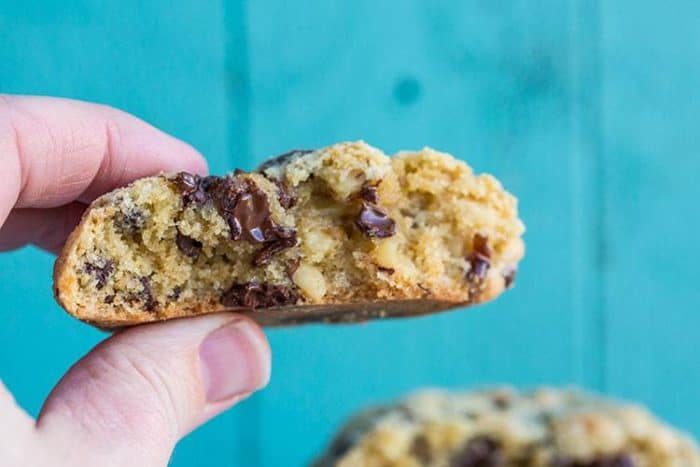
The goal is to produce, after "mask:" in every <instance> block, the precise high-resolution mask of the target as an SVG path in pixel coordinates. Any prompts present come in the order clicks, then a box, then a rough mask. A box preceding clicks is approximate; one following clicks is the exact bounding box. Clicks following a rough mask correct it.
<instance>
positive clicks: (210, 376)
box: [199, 320, 270, 402]
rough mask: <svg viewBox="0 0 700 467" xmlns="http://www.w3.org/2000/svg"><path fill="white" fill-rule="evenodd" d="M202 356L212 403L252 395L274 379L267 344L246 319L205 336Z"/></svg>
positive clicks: (200, 354)
mask: <svg viewBox="0 0 700 467" xmlns="http://www.w3.org/2000/svg"><path fill="white" fill-rule="evenodd" d="M199 359H200V362H201V369H202V378H203V380H204V388H205V391H206V396H207V401H209V402H217V401H221V400H225V399H229V398H231V397H234V396H240V395H243V394H248V393H250V392H253V391H255V390H256V389H260V388H261V387H263V386H265V385H266V384H267V382H268V380H269V379H270V353H269V349H268V347H267V343H266V342H265V340H264V338H263V337H262V336H261V335H260V333H259V331H257V330H256V329H255V327H254V325H253V324H251V323H250V322H248V321H245V320H236V321H232V322H230V323H228V324H225V325H224V326H222V327H220V328H218V329H217V330H215V331H213V332H212V333H211V334H209V335H208V336H207V337H205V338H204V341H202V343H201V344H200V346H199Z"/></svg>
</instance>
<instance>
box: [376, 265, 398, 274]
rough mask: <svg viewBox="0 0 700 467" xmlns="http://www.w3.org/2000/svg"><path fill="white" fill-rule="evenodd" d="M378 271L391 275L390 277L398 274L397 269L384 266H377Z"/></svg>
mask: <svg viewBox="0 0 700 467" xmlns="http://www.w3.org/2000/svg"><path fill="white" fill-rule="evenodd" d="M377 271H381V272H383V273H385V274H389V275H390V276H391V275H392V274H394V273H395V272H396V269H394V268H385V267H384V266H377Z"/></svg>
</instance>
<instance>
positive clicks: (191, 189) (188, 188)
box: [175, 172, 218, 206]
mask: <svg viewBox="0 0 700 467" xmlns="http://www.w3.org/2000/svg"><path fill="white" fill-rule="evenodd" d="M213 178H218V177H204V178H202V177H200V176H199V175H196V174H191V173H188V172H180V173H178V174H177V176H176V177H175V183H176V184H177V187H178V189H179V190H180V193H181V194H182V202H183V204H184V205H185V206H187V205H188V204H190V203H194V204H204V203H206V202H207V199H208V196H207V186H208V184H207V183H203V182H204V181H205V180H207V181H209V182H211V179H213Z"/></svg>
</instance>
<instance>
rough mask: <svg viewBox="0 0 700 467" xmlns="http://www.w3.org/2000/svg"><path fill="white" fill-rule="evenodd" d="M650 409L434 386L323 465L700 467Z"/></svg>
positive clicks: (685, 440) (344, 436)
mask: <svg viewBox="0 0 700 467" xmlns="http://www.w3.org/2000/svg"><path fill="white" fill-rule="evenodd" d="M698 466H700V452H699V451H698V447H697V445H696V444H695V442H694V441H693V440H692V439H690V438H689V437H688V436H686V435H684V434H681V433H679V432H677V431H676V430H674V429H673V428H670V427H669V426H667V425H665V424H664V423H662V422H661V421H659V420H658V419H656V418H655V417H654V416H653V415H652V414H651V413H649V412H648V411H647V410H646V409H644V408H642V407H639V406H636V405H631V404H625V403H620V402H615V401H610V400H606V399H603V398H600V397H598V396H595V395H592V394H587V393H583V392H579V391H575V390H564V389H551V388H548V389H539V390H536V391H532V392H522V393H519V392H517V391H515V390H513V389H511V388H499V389H490V390H482V391H475V392H466V393H448V392H444V391H438V390H431V391H425V392H420V393H416V394H414V395H412V396H409V397H408V398H406V399H404V400H402V401H400V402H397V403H395V404H391V405H387V406H384V407H377V408H374V409H370V410H367V411H365V412H363V413H361V414H359V415H357V416H356V417H355V418H353V419H352V420H351V421H350V422H349V423H348V424H347V425H346V426H345V427H344V428H343V429H342V430H341V431H340V433H339V434H338V436H337V437H336V439H335V440H334V441H333V442H332V444H331V445H330V447H329V448H328V450H327V452H326V453H325V454H323V456H322V457H321V458H319V459H318V460H317V461H316V463H315V464H314V467H698Z"/></svg>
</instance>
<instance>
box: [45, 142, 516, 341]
mask: <svg viewBox="0 0 700 467" xmlns="http://www.w3.org/2000/svg"><path fill="white" fill-rule="evenodd" d="M523 230H524V228H523V224H522V222H521V221H520V219H519V218H518V213H517V204H516V199H515V198H514V197H513V196H511V195H510V194H509V193H507V192H506V191H504V190H503V188H502V187H501V185H500V183H499V182H498V181H497V180H496V179H494V178H493V177H491V176H490V175H475V174H474V173H473V172H472V170H471V169H470V168H469V167H468V166H467V165H466V164H465V163H463V162H461V161H459V160H457V159H455V158H453V157H452V156H450V155H448V154H444V153H440V152H437V151H434V150H432V149H428V148H426V149H423V150H421V151H417V152H401V153H399V154H396V155H395V156H393V157H388V156H386V155H384V154H383V153H382V152H381V151H379V150H378V149H375V148H373V147H371V146H368V145H367V144H365V143H362V142H353V143H341V144H336V145H333V146H329V147H326V148H323V149H319V150H313V151H312V150H297V151H291V152H289V153H287V154H284V155H282V156H278V157H276V158H274V159H272V160H270V161H268V162H266V163H264V164H263V165H262V166H260V167H259V168H258V169H257V170H255V171H252V172H243V171H240V170H237V171H236V172H234V173H232V174H230V175H227V176H223V177H217V176H206V177H205V176H198V175H194V174H189V173H177V174H162V175H158V176H153V177H149V178H144V179H141V180H138V181H136V182H134V183H132V184H131V185H129V186H127V187H125V188H120V189H117V190H115V191H113V192H111V193H108V194H106V195H104V196H102V197H101V198H99V199H97V200H96V201H95V202H94V203H93V204H92V205H91V206H90V207H89V209H88V210H87V211H86V213H85V215H84V216H83V219H82V221H81V223H80V225H79V226H78V227H77V228H76V230H75V231H74V232H73V233H72V235H71V236H70V238H69V239H68V241H67V243H66V245H65V248H64V250H63V252H62V253H61V255H60V257H59V258H58V260H57V262H56V267H55V277H54V279H55V294H56V297H57V299H58V301H59V303H60V304H61V305H62V306H63V307H64V308H65V309H66V310H67V311H68V312H69V313H71V314H72V315H74V316H76V317H78V318H80V319H82V320H85V321H88V322H90V323H93V324H96V325H98V326H101V327H115V326H124V325H130V324H138V323H144V322H150V321H157V320H163V319H169V318H176V317H181V316H192V315H197V314H201V313H209V312H215V311H220V310H239V311H242V312H246V313H249V314H250V315H251V316H252V317H254V318H255V319H256V320H257V321H259V322H260V323H262V324H265V325H275V324H289V323H298V322H304V321H329V322H337V321H340V322H353V321H360V320H366V319H370V318H377V317H385V316H404V315H417V314H423V313H429V312H434V311H438V310H442V309H447V308H453V307H457V306H462V305H471V304H475V303H481V302H484V301H487V300H490V299H492V298H494V297H496V296H497V295H499V294H500V293H501V292H502V291H503V290H505V289H507V288H508V287H511V286H512V285H513V282H514V280H515V274H516V271H517V266H518V262H519V261H520V259H521V257H522V256H523V251H524V246H523V242H522V240H521V235H522V233H523Z"/></svg>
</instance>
